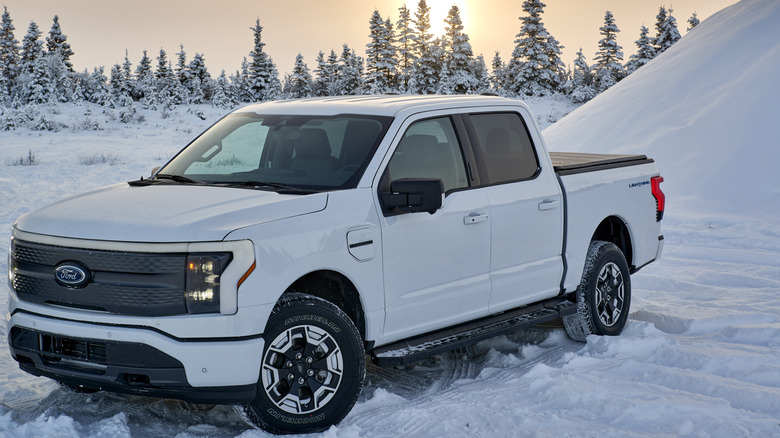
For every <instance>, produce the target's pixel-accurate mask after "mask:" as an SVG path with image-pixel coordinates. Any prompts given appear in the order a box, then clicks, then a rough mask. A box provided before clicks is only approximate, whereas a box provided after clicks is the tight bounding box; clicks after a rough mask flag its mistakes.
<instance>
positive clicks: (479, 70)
mask: <svg viewBox="0 0 780 438" xmlns="http://www.w3.org/2000/svg"><path fill="white" fill-rule="evenodd" d="M471 69H472V70H473V71H474V77H476V78H477V89H476V90H475V91H476V92H477V93H489V92H490V72H488V68H487V64H486V63H485V57H484V56H482V54H479V55H477V57H476V58H474V61H472V63H471Z"/></svg>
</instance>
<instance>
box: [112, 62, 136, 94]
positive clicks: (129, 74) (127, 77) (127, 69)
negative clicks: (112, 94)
mask: <svg viewBox="0 0 780 438" xmlns="http://www.w3.org/2000/svg"><path fill="white" fill-rule="evenodd" d="M133 82H134V78H133V63H132V62H130V57H129V55H128V54H127V49H125V62H123V63H122V74H121V79H120V90H119V94H118V95H117V96H116V97H117V101H118V102H127V99H123V98H122V97H123V96H127V97H129V98H131V99H132V96H133Z"/></svg>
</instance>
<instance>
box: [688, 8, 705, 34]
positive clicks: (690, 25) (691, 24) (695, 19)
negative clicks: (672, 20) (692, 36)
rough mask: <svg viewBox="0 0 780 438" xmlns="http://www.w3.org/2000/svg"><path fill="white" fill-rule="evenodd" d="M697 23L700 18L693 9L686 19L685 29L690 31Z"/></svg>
mask: <svg viewBox="0 0 780 438" xmlns="http://www.w3.org/2000/svg"><path fill="white" fill-rule="evenodd" d="M699 23H701V20H699V17H697V16H696V11H693V15H691V18H689V19H688V28H687V29H686V30H685V31H686V32H690V31H691V30H693V28H694V27H696V26H698V25H699Z"/></svg>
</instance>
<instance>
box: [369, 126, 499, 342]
mask: <svg viewBox="0 0 780 438" xmlns="http://www.w3.org/2000/svg"><path fill="white" fill-rule="evenodd" d="M466 169H467V168H466V165H465V160H464V156H463V152H462V148H461V145H460V143H459V141H458V136H457V135H455V129H454V126H453V123H452V120H451V118H450V117H439V118H432V119H426V120H421V121H417V122H414V123H409V124H408V128H407V129H406V131H405V133H404V135H403V136H402V138H401V139H400V141H399V143H398V146H397V147H396V149H395V151H394V153H393V156H392V158H391V159H390V162H389V164H388V166H387V168H386V170H385V173H384V174H383V176H382V179H383V181H384V182H386V183H387V182H389V181H394V180H398V179H404V178H437V179H441V180H442V182H443V185H444V190H445V192H446V197H445V198H444V201H443V204H442V207H441V208H440V209H439V210H437V211H436V212H435V213H433V214H430V213H428V212H421V213H404V214H393V213H388V212H387V211H385V217H383V220H382V248H383V263H384V274H385V278H384V284H385V310H386V318H385V333H384V335H385V336H384V339H385V340H386V341H392V340H396V339H402V338H405V337H408V336H411V335H413V334H419V333H422V332H427V331H432V330H435V329H439V328H443V327H447V326H450V325H454V324H457V323H460V322H463V321H467V320H470V319H474V318H476V317H479V316H483V315H485V314H486V313H487V310H488V304H489V301H490V278H489V269H490V214H489V213H490V212H489V203H488V197H487V194H486V192H485V190H484V189H471V188H470V187H469V186H470V184H469V177H468V172H467V170H466ZM380 190H381V189H380Z"/></svg>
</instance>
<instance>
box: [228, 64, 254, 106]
mask: <svg viewBox="0 0 780 438" xmlns="http://www.w3.org/2000/svg"><path fill="white" fill-rule="evenodd" d="M230 83H231V87H232V89H233V95H234V97H235V99H236V101H237V102H252V90H251V89H250V88H249V63H248V62H247V60H246V56H245V57H244V60H243V61H241V68H240V70H237V71H236V74H235V75H233V76H231V77H230Z"/></svg>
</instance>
